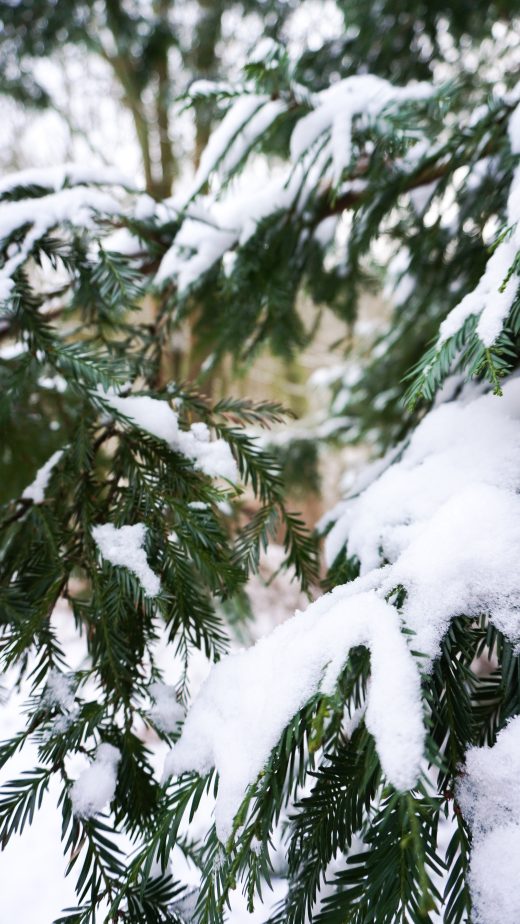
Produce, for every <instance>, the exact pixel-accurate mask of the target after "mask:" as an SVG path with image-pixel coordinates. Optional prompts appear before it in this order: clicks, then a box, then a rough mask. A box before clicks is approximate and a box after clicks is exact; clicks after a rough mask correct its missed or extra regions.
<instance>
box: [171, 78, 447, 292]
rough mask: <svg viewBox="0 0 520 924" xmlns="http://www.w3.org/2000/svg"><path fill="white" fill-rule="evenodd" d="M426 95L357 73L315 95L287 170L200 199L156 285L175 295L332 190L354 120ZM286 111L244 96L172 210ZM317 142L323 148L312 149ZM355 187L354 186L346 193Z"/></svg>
mask: <svg viewBox="0 0 520 924" xmlns="http://www.w3.org/2000/svg"><path fill="white" fill-rule="evenodd" d="M432 92H433V88H432V86H431V85H429V84H416V85H412V86H410V87H393V86H392V85H391V84H390V83H388V82H387V81H385V80H382V79H380V78H379V77H373V76H371V75H363V76H356V77H348V78H347V79H346V80H343V81H341V82H339V83H338V84H336V85H334V86H333V87H330V88H329V89H328V90H324V91H323V92H322V93H318V94H315V95H314V96H313V97H312V102H313V103H314V105H315V108H314V109H313V111H312V112H311V113H309V114H308V115H306V116H304V117H303V118H302V119H300V120H299V122H298V123H297V124H296V127H295V129H294V131H293V133H292V137H291V157H292V161H293V163H292V165H291V166H290V167H289V169H287V170H284V171H283V172H282V173H281V175H280V176H277V177H274V178H273V180H272V181H271V182H269V183H267V184H265V183H262V185H261V186H258V185H257V186H256V188H254V189H253V190H250V189H249V186H250V185H251V184H250V182H249V184H248V188H240V187H239V188H237V189H235V190H234V191H233V192H232V193H231V194H229V195H227V196H226V197H224V198H221V199H220V200H219V201H212V200H211V199H209V198H205V199H203V200H200V199H198V200H197V201H196V204H195V205H193V206H191V207H190V209H189V214H188V215H187V217H186V219H185V221H184V222H183V224H182V226H181V229H180V231H179V233H178V234H177V237H176V239H175V241H174V243H173V245H172V247H171V248H170V249H169V250H168V251H167V252H166V254H165V255H164V257H163V259H162V262H161V265H160V267H159V270H158V272H157V276H156V280H155V281H156V283H157V284H158V285H160V284H162V283H164V282H165V281H166V280H167V279H170V278H172V277H173V278H175V279H176V282H177V285H178V288H179V291H180V292H181V293H182V292H184V291H185V290H187V289H188V288H189V287H190V286H191V285H193V283H194V282H196V280H198V279H199V278H200V277H201V276H203V275H204V273H206V272H208V270H210V269H211V267H212V266H214V264H215V263H216V262H217V261H218V260H220V259H221V258H222V257H223V256H224V254H225V253H226V252H227V251H229V250H230V249H231V248H233V247H235V246H236V245H243V244H245V243H246V242H247V241H248V240H249V238H250V237H251V236H252V234H254V232H255V229H256V227H257V225H258V223H259V222H260V221H262V219H265V218H267V217H268V216H270V215H273V214H274V213H276V212H277V211H279V210H286V209H288V208H297V210H298V211H302V210H303V209H304V208H305V206H306V204H307V202H308V200H309V196H310V194H311V193H312V192H315V191H316V188H317V187H318V185H319V183H320V182H323V181H325V182H328V184H332V185H334V186H336V185H337V184H338V182H339V180H340V179H341V175H342V173H343V170H344V168H346V167H347V166H348V164H349V162H350V157H351V132H352V120H353V118H354V117H355V116H356V115H359V114H361V113H366V114H367V115H368V116H369V117H376V116H379V115H381V113H382V112H383V110H384V109H385V107H386V106H388V105H390V104H391V103H397V102H401V101H403V100H411V99H417V98H424V97H427V96H429V95H430V94H431V93H432ZM285 108H286V104H285V103H283V102H282V101H280V100H275V101H273V100H270V99H269V98H268V97H264V96H254V95H247V96H243V97H241V98H240V99H239V100H237V102H236V103H235V104H234V105H233V107H232V108H231V109H230V111H229V112H228V113H227V115H226V117H225V118H224V120H223V122H222V123H221V125H220V126H219V128H217V130H216V132H215V133H214V134H213V135H212V138H211V139H210V142H209V144H208V147H207V148H206V151H205V152H204V154H203V157H202V161H201V165H200V168H199V172H198V174H197V177H196V178H195V182H194V185H193V187H192V188H191V190H190V191H189V194H188V196H186V197H184V198H183V200H182V202H181V201H179V202H178V203H177V206H178V207H179V208H182V207H184V206H185V205H186V202H187V201H189V199H190V198H191V197H193V196H194V195H195V193H196V192H197V191H198V190H199V189H200V188H201V186H202V184H203V183H204V182H205V181H206V180H207V178H208V176H209V173H210V172H211V171H212V170H213V169H215V167H217V166H220V167H221V168H222V171H223V173H224V174H225V173H228V174H229V173H230V172H231V171H232V170H233V168H234V167H235V166H236V164H237V163H239V161H240V160H241V159H242V157H243V156H244V155H245V154H246V153H247V151H248V150H249V149H250V148H251V147H252V145H253V144H254V143H255V142H256V140H257V139H258V138H259V137H260V136H261V135H262V134H263V133H264V132H265V131H266V130H267V129H268V128H269V126H270V125H271V124H272V123H273V121H274V120H275V119H276V118H277V116H278V115H279V114H280V113H281V112H283V111H284V109H285ZM233 139H235V140H233ZM320 140H321V148H319V147H318V144H317V142H319V141H320ZM359 182H360V181H359V180H352V187H353V188H356V184H358V183H359Z"/></svg>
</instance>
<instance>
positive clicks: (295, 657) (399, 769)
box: [166, 581, 424, 842]
mask: <svg viewBox="0 0 520 924" xmlns="http://www.w3.org/2000/svg"><path fill="white" fill-rule="evenodd" d="M366 583H367V582H366V581H365V582H363V581H361V582H359V581H358V582H354V584H352V585H349V586H348V587H347V588H339V590H337V591H333V592H332V593H331V594H328V595H326V596H325V597H322V598H321V599H320V600H319V601H317V602H316V603H314V604H312V605H311V606H310V607H309V608H308V609H307V610H306V611H305V612H304V613H300V612H297V613H296V615H295V616H294V617H293V618H292V619H290V620H289V621H288V622H286V623H284V624H283V625H281V626H279V627H278V628H277V629H275V631H274V632H273V633H272V634H271V635H270V636H268V637H266V638H264V639H261V640H260V641H259V642H258V643H257V644H256V645H255V646H254V647H253V648H250V649H249V650H247V651H244V652H241V653H238V654H234V655H230V656H228V657H226V658H224V659H223V660H222V661H221V662H219V664H217V665H215V666H214V667H213V668H212V671H211V673H210V675H209V677H208V679H207V680H206V682H205V684H204V686H203V688H202V690H201V692H200V694H199V696H198V698H197V699H196V701H195V703H194V705H193V707H192V709H191V711H190V713H189V714H188V717H187V720H186V723H185V725H184V729H183V732H182V736H181V739H180V741H179V743H178V744H177V745H176V746H175V747H174V748H173V750H172V751H171V753H170V755H169V756H168V758H167V767H166V771H167V773H175V774H180V773H183V772H184V771H187V770H197V771H198V772H199V773H201V774H203V773H207V772H208V771H209V770H210V769H211V768H212V767H216V769H217V771H218V773H219V790H218V797H217V806H216V811H215V820H216V825H217V833H218V836H219V838H220V840H221V841H222V842H226V841H227V839H228V838H229V837H230V835H231V833H232V828H233V818H234V816H235V814H236V812H237V811H238V809H239V807H240V804H241V802H242V800H243V798H244V796H245V793H246V790H247V788H248V786H250V785H251V784H253V783H254V782H255V780H256V779H257V777H258V774H259V773H260V772H261V770H262V769H263V767H264V766H265V764H266V763H267V761H268V759H269V755H270V752H271V750H272V748H273V747H275V745H276V744H277V742H278V741H279V738H280V736H281V734H282V732H283V731H284V729H285V727H286V726H287V724H288V723H289V722H290V721H291V719H292V718H293V716H294V715H295V714H296V713H297V712H298V710H300V709H301V708H302V707H303V706H305V704H306V703H307V702H308V701H309V699H310V698H311V697H312V696H313V695H314V694H316V693H318V692H319V691H321V692H322V693H324V694H332V693H333V692H334V689H335V684H336V682H337V679H338V676H339V674H340V672H341V670H342V668H343V667H344V665H345V662H346V660H347V658H348V654H349V651H350V649H351V648H353V647H355V646H357V645H366V646H367V647H368V648H369V650H370V653H371V665H372V677H371V683H370V689H369V693H368V705H367V711H366V724H367V727H368V729H369V730H370V731H371V733H372V734H373V735H374V738H375V740H376V745H377V749H378V753H379V756H380V759H381V763H382V766H383V768H384V771H385V773H386V775H387V777H388V779H389V780H390V781H391V782H392V783H393V784H394V785H395V786H396V787H397V788H398V789H407V788H409V787H411V786H413V785H414V784H415V782H416V780H417V776H418V773H419V768H420V763H421V759H422V755H423V740H424V728H423V721H422V706H421V697H420V677H419V672H418V669H417V666H416V662H415V660H414V658H413V656H412V654H411V653H410V651H409V649H408V645H407V642H406V638H405V636H404V635H403V634H402V633H401V626H400V621H399V616H398V614H397V612H396V610H395V609H394V608H393V607H391V606H390V605H389V604H388V603H386V602H385V601H384V600H382V599H380V598H379V597H378V596H376V594H375V593H374V592H373V591H372V590H364V589H363V588H364V586H365V585H366ZM357 588H359V589H360V592H359V593H357V594H355V590H356V589H357Z"/></svg>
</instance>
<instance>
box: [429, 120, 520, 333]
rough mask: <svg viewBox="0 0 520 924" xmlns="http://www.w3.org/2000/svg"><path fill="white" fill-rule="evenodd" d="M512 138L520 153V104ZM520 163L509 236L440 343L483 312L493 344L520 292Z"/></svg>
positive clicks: (481, 325)
mask: <svg viewBox="0 0 520 924" xmlns="http://www.w3.org/2000/svg"><path fill="white" fill-rule="evenodd" d="M509 140H510V144H511V150H512V152H513V154H520V106H517V108H516V109H515V110H514V112H513V114H512V115H511V117H510V120H509ZM519 223H520V166H519V167H517V168H516V170H515V172H514V174H513V179H512V182H511V188H510V190H509V196H508V200H507V224H508V226H509V228H510V231H509V233H508V236H507V237H506V238H504V240H502V241H501V242H500V243H499V244H498V246H497V247H496V248H495V250H494V251H493V254H492V255H491V257H490V258H489V260H488V262H487V264H486V269H485V270H484V273H483V275H482V277H481V278H480V280H479V282H478V283H477V285H476V287H475V288H474V289H473V291H472V292H468V293H467V295H465V296H464V298H463V299H462V301H460V302H459V304H458V305H456V306H455V308H453V309H452V310H451V311H450V313H449V315H448V316H447V317H446V318H445V320H444V321H443V322H442V324H441V328H440V336H439V346H442V344H443V343H445V342H446V340H448V339H449V338H450V337H453V336H454V335H455V334H456V333H457V331H458V330H459V329H460V328H461V327H462V325H463V324H464V322H465V321H466V319H467V318H469V317H471V316H472V315H480V317H479V321H478V324H477V334H478V336H479V337H480V339H481V340H482V343H483V344H484V345H485V346H487V347H489V346H491V345H492V344H493V343H494V342H495V340H496V339H497V337H498V336H499V335H500V333H501V331H502V328H503V325H504V322H505V321H506V319H507V316H508V315H509V312H510V311H511V308H512V306H513V302H514V300H515V296H516V294H517V292H518V281H519V280H518V275H517V273H516V272H515V271H513V264H514V263H515V260H516V256H517V254H518V251H519V250H520V224H519Z"/></svg>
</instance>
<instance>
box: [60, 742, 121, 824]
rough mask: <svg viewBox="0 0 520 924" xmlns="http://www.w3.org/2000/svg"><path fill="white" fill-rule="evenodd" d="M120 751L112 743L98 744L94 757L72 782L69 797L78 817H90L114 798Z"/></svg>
mask: <svg viewBox="0 0 520 924" xmlns="http://www.w3.org/2000/svg"><path fill="white" fill-rule="evenodd" d="M120 760H121V753H120V751H119V750H118V748H115V747H114V746H113V745H112V744H107V743H106V742H105V743H104V744H100V745H99V747H98V749H97V751H96V757H95V759H94V760H93V761H92V763H91V764H90V766H89V767H87V769H86V770H84V771H83V773H82V774H81V775H80V776H79V777H78V779H77V780H76V781H75V782H74V783H73V785H72V788H71V791H70V798H71V802H72V807H73V810H74V814H75V815H77V816H78V818H92V817H93V816H94V815H96V814H97V813H98V812H101V811H102V809H103V808H104V807H105V805H106V804H107V802H111V800H112V799H113V798H114V793H115V791H116V784H117V766H118V764H119V761H120Z"/></svg>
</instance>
